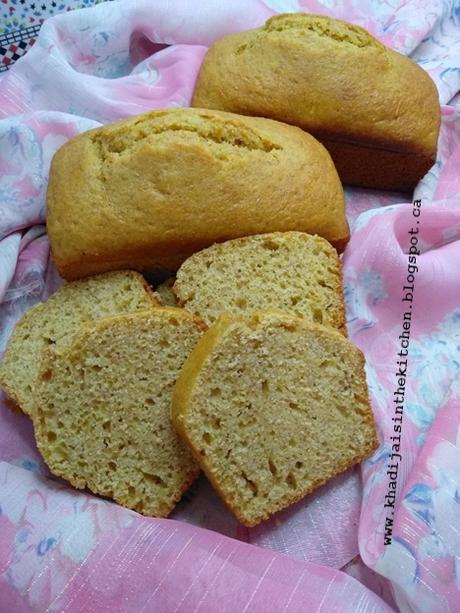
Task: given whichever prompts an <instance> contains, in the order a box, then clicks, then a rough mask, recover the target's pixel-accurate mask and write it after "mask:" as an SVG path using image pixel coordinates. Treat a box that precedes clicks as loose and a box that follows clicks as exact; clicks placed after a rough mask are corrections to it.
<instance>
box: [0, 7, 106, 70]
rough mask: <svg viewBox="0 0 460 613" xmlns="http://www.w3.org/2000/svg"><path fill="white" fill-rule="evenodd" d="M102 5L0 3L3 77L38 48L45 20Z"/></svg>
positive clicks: (0, 52) (0, 58) (0, 43)
mask: <svg viewBox="0 0 460 613" xmlns="http://www.w3.org/2000/svg"><path fill="white" fill-rule="evenodd" d="M101 1H102V0H81V1H79V0H68V1H67V2H56V0H52V2H49V1H48V0H47V1H46V2H43V1H42V2H40V1H39V0H1V3H0V73H2V72H4V71H5V70H8V69H9V68H11V66H12V65H13V64H14V63H15V62H17V60H19V59H20V58H21V57H23V56H24V55H25V54H26V52H27V51H28V50H29V49H30V48H31V47H32V45H34V44H35V41H36V40H37V36H38V33H39V31H40V28H41V26H42V23H43V22H44V21H45V19H47V18H48V17H52V16H53V15H57V14H58V13H63V12H65V11H70V10H72V9H78V8H82V7H86V6H91V5H93V4H98V3H99V2H101Z"/></svg>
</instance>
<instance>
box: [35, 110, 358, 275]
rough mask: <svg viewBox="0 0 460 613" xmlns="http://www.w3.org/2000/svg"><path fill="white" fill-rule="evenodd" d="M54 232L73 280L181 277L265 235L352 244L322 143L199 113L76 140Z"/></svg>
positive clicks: (63, 163) (55, 184)
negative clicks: (194, 263)
mask: <svg viewBox="0 0 460 613" xmlns="http://www.w3.org/2000/svg"><path fill="white" fill-rule="evenodd" d="M47 226H48V235H49V239H50V242H51V247H52V254H53V258H54V261H55V262H56V265H57V268H58V270H59V272H60V274H61V275H62V276H63V277H64V278H65V279H68V280H72V279H76V278H80V277H83V276H87V275H92V274H96V273H100V272H104V271H107V270H113V269H120V268H132V269H135V270H139V271H149V272H152V273H155V271H158V270H161V271H171V272H174V271H175V270H177V268H178V267H179V265H180V264H181V263H182V262H183V261H184V260H185V259H186V258H187V257H189V256H190V255H191V254H192V253H195V252H196V251H199V250H200V249H203V248H204V247H208V246H209V245H211V244H213V243H215V242H221V241H224V240H228V239H231V238H236V237H239V236H245V235H249V234H257V233H261V232H271V231H285V230H301V231H305V232H310V233H314V234H318V235H320V236H323V237H324V238H326V239H327V240H329V241H330V242H331V243H332V244H333V245H334V246H336V247H337V248H338V249H342V248H343V247H344V245H345V244H346V242H347V240H348V238H349V230H348V225H347V221H346V218H345V211H344V199H343V189H342V186H341V183H340V180H339V178H338V175H337V172H336V170H335V167H334V164H333V163H332V160H331V158H330V156H329V154H328V153H327V151H326V150H325V149H324V147H323V146H322V145H321V144H320V143H319V142H318V141H317V140H316V139H314V138H313V137H312V136H310V135H308V134H306V133H305V132H303V131H302V130H300V129H299V128H295V127H293V126H288V125H285V124H282V123H280V122H276V121H272V120H268V119H261V118H252V117H242V116H238V115H234V114H230V113H223V112H219V111H209V110H199V109H191V108H176V109H169V110H163V111H154V112H151V113H147V114H145V115H141V116H139V117H133V118H131V119H127V120H124V121H121V122H118V123H115V124H112V125H107V126H103V127H101V128H97V129H95V130H90V131H89V132H85V133H84V134H81V135H79V136H77V137H76V138H74V139H72V140H70V141H69V142H68V143H66V144H65V145H64V146H63V147H62V148H61V149H59V151H58V152H57V153H56V154H55V156H54V158H53V161H52V165H51V170H50V178H49V187H48V219H47ZM163 278H164V277H163Z"/></svg>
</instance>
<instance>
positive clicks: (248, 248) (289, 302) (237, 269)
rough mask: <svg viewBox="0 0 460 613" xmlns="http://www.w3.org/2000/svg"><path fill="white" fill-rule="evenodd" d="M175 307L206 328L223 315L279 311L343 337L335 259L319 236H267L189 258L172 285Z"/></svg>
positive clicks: (233, 242) (337, 261) (236, 241)
mask: <svg viewBox="0 0 460 613" xmlns="http://www.w3.org/2000/svg"><path fill="white" fill-rule="evenodd" d="M173 291H174V293H175V294H176V296H177V298H178V301H179V304H180V305H181V306H183V307H185V308H186V309H188V310H189V311H191V312H192V313H195V314H196V315H198V316H199V317H200V318H202V319H203V320H204V321H205V322H206V323H207V324H208V325H210V324H212V323H214V322H215V321H216V320H217V318H218V317H219V315H220V314H222V313H224V312H229V313H234V314H236V315H242V316H248V315H250V314H251V313H252V312H254V311H259V310H266V309H274V308H275V309H282V310H284V311H286V312H287V313H291V314H292V315H296V316H297V317H303V318H305V319H307V320H309V321H313V322H316V323H322V324H325V325H328V326H331V327H333V328H337V329H339V330H340V331H341V332H342V333H345V334H346V329H345V309H344V304H343V290H342V274H341V265H340V259H339V257H338V255H337V252H336V251H335V249H334V248H333V247H332V246H331V245H330V243H328V241H326V240H325V239H323V238H321V237H319V236H313V235H310V234H306V233H304V232H272V233H268V234H260V235H255V236H247V237H244V238H239V239H234V240H231V241H226V242H224V243H220V244H216V245H213V246H212V247H209V248H208V249H204V250H203V251H200V252H199V253H196V254H194V255H193V256H191V257H190V258H189V259H188V260H186V261H185V262H184V264H183V265H182V266H181V267H180V269H179V271H178V272H177V279H176V282H175V284H174V287H173Z"/></svg>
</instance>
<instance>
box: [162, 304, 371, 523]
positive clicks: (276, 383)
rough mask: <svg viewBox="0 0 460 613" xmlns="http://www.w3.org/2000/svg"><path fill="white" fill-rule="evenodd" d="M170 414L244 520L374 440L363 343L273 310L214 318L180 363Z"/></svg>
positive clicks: (275, 506)
mask: <svg viewBox="0 0 460 613" xmlns="http://www.w3.org/2000/svg"><path fill="white" fill-rule="evenodd" d="M172 419H173V424H174V426H175V428H176V429H177V431H178V432H179V434H180V435H181V436H182V438H183V439H184V440H185V441H186V442H187V443H188V444H189V445H190V448H191V449H192V450H193V452H194V455H195V457H196V459H197V461H198V462H199V463H200V465H201V467H202V469H203V470H204V472H205V473H206V475H207V477H208V478H209V480H210V481H211V483H212V484H213V485H214V487H215V488H216V490H217V492H218V493H219V494H220V496H221V497H222V499H223V501H224V502H225V503H226V505H227V506H228V507H229V508H230V510H231V511H232V512H233V513H234V514H235V516H236V517H237V518H238V519H239V521H241V523H243V524H244V525H246V526H254V525H256V524H257V523H259V522H260V521H262V520H263V519H266V518H268V517H269V516H270V515H271V514H272V513H274V512H275V511H278V510H280V509H282V508H283V507H286V506H288V505H290V504H292V503H293V502H296V501H297V500H299V499H301V498H302V497H303V496H305V495H306V494H308V493H309V492H311V491H312V490H314V489H315V488H317V487H318V486H320V485H321V484H323V483H325V482H326V481H328V480H329V479H331V478H332V477H334V476H335V475H337V474H339V473H341V472H342V471H344V470H345V469H347V468H348V467H350V466H353V465H354V464H356V463H357V462H359V461H360V460H362V459H363V458H365V457H366V456H368V455H369V454H370V453H371V452H372V451H373V450H374V449H375V448H376V446H377V444H378V442H377V437H376V432H375V425H374V419H373V415H372V411H371V408H370V406H369V400H368V392H367V386H366V378H365V373H364V358H363V355H362V353H361V351H360V350H359V349H357V348H356V347H355V346H354V345H352V344H351V343H350V342H349V341H348V340H347V339H346V338H345V337H344V336H343V335H341V334H340V333H338V332H337V331H336V330H333V329H332V328H327V327H325V326H322V325H318V324H314V323H311V322H307V321H306V320H303V319H300V318H296V317H293V316H290V315H288V314H283V313H275V312H265V313H256V314H253V316H252V317H251V318H250V319H247V320H245V319H243V318H241V317H237V316H230V315H223V316H221V318H219V320H218V321H217V323H216V324H215V325H214V326H212V327H211V328H210V329H209V330H208V331H207V332H206V333H205V334H204V336H203V337H202V338H201V340H200V342H199V343H198V344H197V346H196V347H195V349H194V350H193V352H192V353H191V355H190V356H189V358H188V359H187V361H186V363H185V365H184V368H183V369H182V371H181V374H180V376H179V379H178V381H177V384H176V387H175V390H174V393H173V400H172Z"/></svg>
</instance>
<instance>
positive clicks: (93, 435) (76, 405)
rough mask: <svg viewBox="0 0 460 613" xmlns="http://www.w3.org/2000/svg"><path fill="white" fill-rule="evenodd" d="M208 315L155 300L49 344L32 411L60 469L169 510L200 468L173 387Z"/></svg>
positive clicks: (148, 510)
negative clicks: (183, 435) (178, 423)
mask: <svg viewBox="0 0 460 613" xmlns="http://www.w3.org/2000/svg"><path fill="white" fill-rule="evenodd" d="M204 328H205V326H204V324H203V323H202V322H201V321H199V320H198V319H197V318H196V317H195V316H193V315H191V314H190V313H187V312H186V311H184V310H183V309H176V308H160V307H159V308H158V309H151V310H149V311H144V312H140V313H133V314H129V315H121V316H118V317H113V318H110V319H103V320H100V321H97V322H95V323H93V324H92V325H88V326H85V327H84V328H83V329H82V330H81V332H80V333H79V335H78V336H76V337H75V339H74V341H73V343H72V345H71V346H70V347H69V348H68V350H67V351H65V352H63V353H55V352H49V354H48V356H47V357H46V358H45V360H44V363H43V368H42V370H41V375H40V379H41V384H40V388H39V397H38V402H37V408H36V410H35V414H34V426H35V435H36V439H37V445H38V448H39V450H40V452H41V453H42V455H43V458H44V460H45V462H46V463H47V464H48V466H49V467H50V469H51V470H52V471H53V473H54V474H56V475H59V476H60V477H63V478H64V479H67V480H68V481H70V483H72V485H74V486H75V487H78V488H84V487H88V488H89V489H90V490H91V491H92V492H94V493H95V494H101V495H102V496H108V497H110V498H113V499H114V500H116V501H117V502H118V503H120V504H122V505H124V506H126V507H129V508H131V509H134V510H136V511H138V512H139V513H143V514H145V515H155V516H159V517H164V516H166V515H168V513H170V511H171V510H172V509H173V507H174V505H175V504H176V502H177V501H178V500H179V499H180V497H181V495H182V493H183V492H184V491H185V490H186V489H187V487H188V486H189V485H190V483H191V482H192V481H193V480H194V479H195V477H196V476H197V475H198V472H199V467H198V465H197V464H196V463H195V461H194V460H193V458H192V455H191V453H190V451H189V450H188V449H187V447H186V446H185V445H184V444H183V443H182V441H181V440H180V439H179V437H178V436H177V434H176V433H175V431H174V430H173V428H172V425H171V421H170V405H171V392H172V389H173V386H174V383H175V381H176V378H177V376H178V373H179V370H180V368H181V367H182V364H183V363H184V361H185V359H186V357H187V356H188V355H189V353H190V352H191V350H192V348H193V347H194V345H195V343H196V342H197V341H198V339H199V337H200V336H201V334H202V333H203V329H204Z"/></svg>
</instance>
